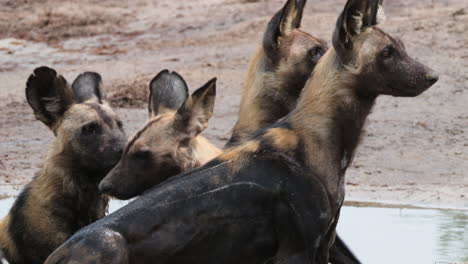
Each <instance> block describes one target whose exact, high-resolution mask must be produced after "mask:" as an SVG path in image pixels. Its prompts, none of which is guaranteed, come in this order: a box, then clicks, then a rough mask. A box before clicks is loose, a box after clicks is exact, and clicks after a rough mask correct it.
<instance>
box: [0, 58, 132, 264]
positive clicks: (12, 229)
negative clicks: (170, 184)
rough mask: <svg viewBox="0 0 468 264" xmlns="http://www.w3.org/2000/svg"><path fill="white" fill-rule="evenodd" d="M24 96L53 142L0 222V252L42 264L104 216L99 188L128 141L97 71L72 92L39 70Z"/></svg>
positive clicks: (9, 257)
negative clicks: (46, 128) (104, 93)
mask: <svg viewBox="0 0 468 264" xmlns="http://www.w3.org/2000/svg"><path fill="white" fill-rule="evenodd" d="M26 98H27V101H28V103H29V105H30V106H31V108H32V109H33V111H34V114H35V116H36V117H37V119H39V120H40V121H42V122H43V123H44V124H46V125H47V126H48V127H49V128H50V129H51V130H52V132H53V133H54V135H55V136H56V137H55V139H54V141H53V143H52V146H51V147H50V149H49V152H48V154H47V158H46V160H45V162H44V165H43V166H42V168H41V170H40V171H39V173H38V174H37V175H36V176H35V177H34V178H33V180H32V181H31V182H30V183H29V184H27V185H26V187H25V188H24V189H23V190H22V192H21V193H20V195H19V196H18V198H17V199H16V201H15V203H14V204H13V207H12V208H11V210H10V212H9V214H8V215H7V216H6V217H5V219H3V221H2V223H1V225H0V246H1V250H2V251H3V253H4V255H5V256H4V257H5V258H6V259H7V260H8V262H9V263H11V264H14V263H28V264H31V263H43V262H44V261H45V259H46V258H47V256H48V255H49V254H50V253H51V252H52V251H53V250H55V249H56V248H57V247H58V246H59V245H60V244H62V243H63V242H64V241H65V240H67V239H68V238H69V237H70V236H71V235H72V234H73V233H75V232H76V231H77V230H78V229H80V228H82V227H83V226H86V225H88V224H90V223H92V222H94V221H96V220H97V219H99V218H101V217H103V216H104V215H105V212H106V208H107V201H108V198H107V197H106V196H105V195H101V194H100V193H99V192H98V188H97V186H98V183H99V181H100V180H101V179H102V178H103V177H104V175H106V173H108V172H109V171H110V169H111V168H112V167H113V166H114V165H115V164H116V163H117V161H118V160H119V158H120V155H121V153H122V149H123V146H124V143H125V134H124V132H123V130H122V124H121V122H120V120H119V119H118V117H117V116H116V114H115V113H114V112H113V111H112V109H111V108H110V107H109V106H108V105H107V103H106V102H105V101H104V98H103V94H102V91H101V77H100V76H99V75H98V74H97V73H92V72H86V73H83V74H81V75H79V76H78V77H77V78H76V80H75V81H74V82H73V84H72V86H71V89H70V87H69V85H68V84H67V81H66V80H65V79H64V78H63V77H62V76H59V75H57V73H56V72H55V70H53V69H50V68H47V67H40V68H37V69H35V70H34V74H32V75H31V76H30V77H29V79H28V82H27V87H26Z"/></svg>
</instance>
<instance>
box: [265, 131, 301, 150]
mask: <svg viewBox="0 0 468 264" xmlns="http://www.w3.org/2000/svg"><path fill="white" fill-rule="evenodd" d="M263 137H264V138H265V139H267V140H268V142H270V144H272V146H273V147H274V148H276V149H278V150H280V151H290V150H295V149H296V148H297V145H298V143H299V138H298V137H297V135H296V133H295V132H294V131H292V130H291V129H287V128H270V129H268V131H267V132H266V133H265V135H264V136H263Z"/></svg>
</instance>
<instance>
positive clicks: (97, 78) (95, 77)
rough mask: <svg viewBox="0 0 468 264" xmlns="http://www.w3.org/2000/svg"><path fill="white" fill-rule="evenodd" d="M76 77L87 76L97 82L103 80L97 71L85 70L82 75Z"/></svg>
mask: <svg viewBox="0 0 468 264" xmlns="http://www.w3.org/2000/svg"><path fill="white" fill-rule="evenodd" d="M76 78H77V79H78V78H87V79H88V78H89V79H91V80H93V81H94V82H96V83H100V82H102V77H101V75H100V74H99V73H97V72H83V73H81V74H80V75H78V77H76Z"/></svg>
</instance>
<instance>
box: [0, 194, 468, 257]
mask: <svg viewBox="0 0 468 264" xmlns="http://www.w3.org/2000/svg"><path fill="white" fill-rule="evenodd" d="M13 201H14V199H13V198H9V199H3V200H0V216H1V217H3V216H4V215H6V214H7V213H8V210H9V209H10V207H11V205H12V203H13ZM127 203H128V202H125V201H116V200H113V201H111V204H110V206H109V212H113V211H115V210H118V208H120V207H122V206H124V205H125V204H127ZM338 232H339V234H340V235H341V237H343V239H344V240H345V241H346V243H347V244H348V246H349V247H350V248H351V249H352V250H353V251H354V253H355V254H356V255H357V256H358V257H359V259H361V260H362V262H363V263H365V264H368V263H370V264H374V263H378V264H387V263H388V264H390V263H391V264H395V263H398V264H416V263H417V264H419V263H422V264H426V263H428V264H452V263H464V262H468V212H467V211H444V210H427V209H405V208H403V209H400V208H374V207H343V209H342V213H341V217H340V222H339V224H338Z"/></svg>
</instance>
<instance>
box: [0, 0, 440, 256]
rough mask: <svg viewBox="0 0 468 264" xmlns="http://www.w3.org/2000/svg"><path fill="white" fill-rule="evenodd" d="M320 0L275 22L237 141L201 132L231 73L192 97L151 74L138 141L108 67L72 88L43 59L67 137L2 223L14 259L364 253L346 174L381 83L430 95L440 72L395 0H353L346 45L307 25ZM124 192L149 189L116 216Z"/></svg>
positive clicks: (1, 237) (31, 94)
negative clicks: (347, 230)
mask: <svg viewBox="0 0 468 264" xmlns="http://www.w3.org/2000/svg"><path fill="white" fill-rule="evenodd" d="M305 2H306V1H305V0H288V1H287V3H285V5H284V7H283V8H282V9H281V10H279V12H277V13H276V14H275V15H274V16H273V18H272V19H271V20H270V22H269V23H268V25H267V28H266V31H265V33H264V36H263V40H262V42H261V45H260V46H261V47H260V48H259V49H258V51H257V52H256V54H255V55H254V57H253V59H252V60H251V63H250V66H249V68H248V72H247V77H246V80H245V85H244V87H243V94H242V101H241V104H240V109H239V117H238V121H237V123H236V124H235V126H234V128H233V130H232V131H233V132H232V137H231V138H230V139H229V141H228V142H227V144H226V146H225V148H224V149H219V148H217V147H216V146H214V145H213V144H211V143H210V142H209V140H207V139H206V138H204V137H203V136H201V135H200V133H201V132H202V131H203V130H204V129H206V128H207V126H208V120H209V119H210V117H211V116H212V114H213V108H214V104H215V97H216V79H212V80H210V81H208V82H207V83H206V84H205V85H203V86H202V87H201V88H199V89H197V90H195V92H193V93H192V94H191V95H190V94H189V92H188V91H189V89H188V86H187V83H186V82H185V81H184V79H183V77H182V76H180V75H179V74H177V73H176V72H170V71H168V70H163V71H161V72H160V73H158V74H157V75H156V77H154V79H153V80H152V81H151V82H150V84H149V90H150V96H149V100H148V120H147V121H146V123H145V124H144V125H143V127H142V128H141V129H140V130H139V131H138V132H136V133H135V135H133V136H132V137H130V138H129V139H128V140H127V137H126V135H125V133H124V130H123V126H122V122H121V121H120V119H119V117H118V116H117V115H116V114H115V112H114V111H113V110H112V108H111V107H110V106H109V104H108V103H107V102H106V100H105V96H104V94H103V90H102V87H101V86H102V80H101V77H100V75H99V74H98V73H94V72H85V73H82V74H80V75H79V76H78V77H77V78H76V79H75V80H74V81H73V83H72V84H71V85H69V83H68V82H67V81H66V80H65V79H64V78H63V77H62V76H61V75H59V74H58V73H57V72H56V71H55V70H53V69H51V68H48V67H40V68H37V69H35V70H34V72H33V74H31V76H30V77H29V79H28V80H27V83H26V98H27V101H28V103H29V105H30V106H31V108H32V110H33V112H34V114H35V116H36V118H37V119H39V120H40V121H42V122H43V123H44V124H46V125H47V126H48V127H49V128H50V130H51V131H52V132H53V133H54V135H55V139H54V141H53V142H52V145H51V147H50V149H49V152H48V154H47V157H46V158H45V162H44V164H43V165H42V168H41V169H40V171H39V172H38V173H37V175H36V176H35V177H34V178H33V180H32V181H31V182H30V183H29V184H27V185H26V186H25V187H24V189H23V190H22V192H21V193H20V195H19V196H18V197H17V199H16V201H15V203H14V205H13V207H12V208H11V210H10V212H9V214H8V215H7V216H6V217H5V218H4V219H3V221H2V223H1V225H0V247H1V251H2V255H3V258H4V259H5V260H7V261H8V263H11V264H26V263H27V264H38V263H49V264H55V263H69V264H71V263H90V264H91V263H122V264H123V263H171V264H173V263H177V264H179V263H180V264H182V263H191V264H193V263H204V264H206V263H233V264H234V263H236V264H238V263H242V264H247V263H275V264H276V263H288V264H290V263H320V264H322V263H334V264H335V263H360V261H359V260H358V259H357V258H356V257H355V256H354V255H353V253H352V252H351V251H350V250H349V249H348V247H347V246H346V245H345V243H344V242H343V241H342V240H341V239H340V237H339V236H338V235H337V234H336V231H335V229H336V225H337V222H338V219H339V214H340V208H341V206H342V204H343V200H344V192H345V190H344V181H345V180H344V175H345V172H346V169H347V168H348V166H349V164H350V163H351V161H352V159H353V156H354V153H355V149H356V147H357V145H358V143H359V139H360V136H361V132H362V128H363V126H364V124H365V121H366V117H367V116H368V114H369V113H370V111H371V109H372V107H373V105H374V103H375V101H376V98H377V97H378V96H379V95H391V96H409V97H412V96H417V95H419V94H421V93H422V92H424V91H425V90H426V89H428V88H429V87H430V86H432V85H433V84H434V83H435V82H437V80H438V77H437V75H436V74H435V73H434V72H433V71H432V70H431V69H429V68H428V67H426V66H424V65H422V64H421V63H419V62H417V61H416V60H414V59H413V58H411V57H410V56H409V55H408V54H407V52H406V51H405V46H404V44H403V43H402V41H401V40H399V39H398V38H396V37H393V36H390V35H389V34H387V33H385V32H384V31H382V29H380V28H379V27H378V26H377V24H378V23H379V22H380V20H381V18H382V0H348V1H347V3H346V5H345V7H344V9H343V11H342V13H341V14H340V16H339V17H338V20H337V23H336V28H335V29H334V33H333V38H332V47H330V48H328V47H327V44H326V43H325V42H324V41H322V40H320V39H317V38H315V37H314V36H312V35H311V34H309V33H307V32H305V31H303V30H302V29H301V28H300V24H301V19H302V15H303V9H304V6H305ZM109 196H113V197H116V198H118V199H130V198H134V197H137V196H138V198H136V199H135V200H134V201H132V202H131V203H129V204H128V205H126V206H125V207H123V208H121V209H120V210H118V211H116V212H114V213H112V214H110V215H107V216H106V210H107V204H108V201H109V198H108V197H109Z"/></svg>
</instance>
